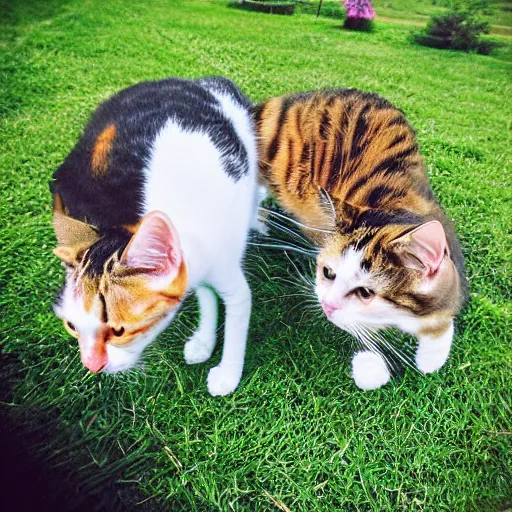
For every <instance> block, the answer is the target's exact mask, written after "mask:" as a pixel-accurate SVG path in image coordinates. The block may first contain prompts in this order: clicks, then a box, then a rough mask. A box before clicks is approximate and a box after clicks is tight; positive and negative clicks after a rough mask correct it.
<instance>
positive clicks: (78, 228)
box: [53, 193, 100, 265]
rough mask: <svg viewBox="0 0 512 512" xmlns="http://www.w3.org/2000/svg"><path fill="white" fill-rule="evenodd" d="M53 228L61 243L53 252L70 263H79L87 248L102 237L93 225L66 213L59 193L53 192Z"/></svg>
mask: <svg viewBox="0 0 512 512" xmlns="http://www.w3.org/2000/svg"><path fill="white" fill-rule="evenodd" d="M53 228H54V230H55V236H56V238H57V242H58V244H59V247H57V248H56V249H54V251H53V252H54V254H55V255H56V256H57V257H58V258H60V259H61V260H62V261H63V262H64V263H67V264H68V265H75V264H77V263H79V262H80V259H81V256H83V253H84V251H85V249H87V248H88V247H90V246H91V245H92V244H94V243H95V242H97V241H98V240H99V239H100V235H99V234H98V232H97V231H96V229H95V228H94V227H93V226H91V225H90V224H87V223H86V222H82V221H80V220H77V219H73V217H70V216H69V215H67V214H66V212H65V210H64V206H63V204H62V199H61V197H60V195H59V194H58V193H54V194H53Z"/></svg>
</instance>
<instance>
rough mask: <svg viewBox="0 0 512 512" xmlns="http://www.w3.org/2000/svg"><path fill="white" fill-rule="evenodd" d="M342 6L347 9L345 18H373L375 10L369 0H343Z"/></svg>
mask: <svg viewBox="0 0 512 512" xmlns="http://www.w3.org/2000/svg"><path fill="white" fill-rule="evenodd" d="M342 5H343V7H345V8H346V9H347V18H359V19H363V20H373V18H375V11H374V10H373V7H372V3H371V2H370V0H344V1H343V2H342Z"/></svg>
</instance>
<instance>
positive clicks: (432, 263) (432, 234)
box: [407, 220, 446, 274]
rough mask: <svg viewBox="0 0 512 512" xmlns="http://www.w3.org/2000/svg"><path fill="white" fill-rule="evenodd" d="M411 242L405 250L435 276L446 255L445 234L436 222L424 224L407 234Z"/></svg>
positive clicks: (441, 226)
mask: <svg viewBox="0 0 512 512" xmlns="http://www.w3.org/2000/svg"><path fill="white" fill-rule="evenodd" d="M409 236H410V237H411V238H412V241H411V242H410V243H409V244H408V247H407V250H408V252H410V253H411V254H412V255H413V256H414V257H416V258H417V259H418V260H419V261H420V262H421V263H422V264H423V265H424V267H425V268H426V269H427V271H428V273H429V274H435V273H436V272H437V270H438V269H439V267H440V265H441V263H442V261H443V258H444V256H445V254H446V234H445V232H444V228H443V225H442V224H441V223H440V222H438V221H437V220H434V221H431V222H426V223H425V224H422V225H421V226H420V227H418V228H416V229H415V230H414V231H411V232H410V233H409Z"/></svg>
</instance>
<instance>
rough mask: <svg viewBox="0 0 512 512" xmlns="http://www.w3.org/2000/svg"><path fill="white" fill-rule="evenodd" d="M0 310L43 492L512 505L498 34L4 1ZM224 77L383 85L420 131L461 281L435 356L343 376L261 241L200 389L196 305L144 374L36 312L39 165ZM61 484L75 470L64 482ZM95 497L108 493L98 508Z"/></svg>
mask: <svg viewBox="0 0 512 512" xmlns="http://www.w3.org/2000/svg"><path fill="white" fill-rule="evenodd" d="M2 12H3V23H4V25H3V27H2V36H1V37H2V54H1V63H2V68H1V77H2V80H1V87H2V89H1V91H0V92H1V95H0V109H1V112H2V119H1V121H0V122H1V125H0V126H1V132H0V133H1V141H2V149H3V151H2V153H1V154H0V169H1V173H2V174H1V184H2V187H1V190H2V193H1V202H0V218H1V219H2V226H1V227H0V261H1V264H0V307H1V313H0V314H1V331H2V341H1V343H2V350H3V352H4V356H3V359H4V360H5V361H6V362H5V364H4V365H3V367H2V369H1V370H0V372H1V374H2V377H3V378H2V380H3V384H2V388H3V395H4V397H5V398H4V400H5V402H4V404H3V406H2V409H3V411H4V412H5V413H6V414H7V417H8V418H9V419H10V421H11V422H13V423H14V424H15V425H17V428H18V429H20V431H21V432H23V433H24V435H25V437H26V438H27V439H30V440H31V441H30V451H31V453H35V454H38V456H39V457H40V458H41V460H43V461H44V467H45V471H46V472H47V473H48V475H49V478H52V475H53V476H55V478H58V479H59V480H58V484H55V486H54V487H55V489H54V492H64V491H63V490H62V488H63V487H66V486H65V485H61V484H67V485H68V486H69V485H71V484H73V485H78V488H79V496H78V497H76V496H75V497H74V499H75V500H76V503H77V504H80V499H82V498H83V499H85V497H87V496H89V495H92V496H94V497H95V499H97V500H99V498H100V497H101V500H99V501H97V504H98V506H104V507H105V508H104V510H113V508H112V507H113V505H112V503H114V502H116V503H118V502H119V501H120V502H121V503H123V504H125V506H129V505H130V504H133V503H134V502H139V501H143V500H146V499H147V500H148V501H146V502H145V504H144V505H143V506H142V508H141V510H169V509H173V510H174V509H175V510H183V509H185V510H186V509H190V510H201V511H205V510H212V511H213V510H222V511H225V510H258V511H259V510H278V509H279V507H281V509H283V510H286V508H283V507H288V508H289V509H290V510H291V511H303V510H304V511H310V510H315V511H317V510H319V511H333V510H343V511H351V510H375V511H382V510H390V511H391V510H432V511H440V510H447V511H459V510H475V511H487V510H489V511H495V510H499V509H500V507H504V506H505V505H507V504H510V503H512V435H511V431H512V411H511V407H512V346H511V341H510V332H511V321H510V314H511V310H512V302H511V299H512V297H511V295H512V294H511V288H512V265H511V254H512V240H511V236H510V234H511V233H510V225H511V224H510V220H511V219H512V201H511V199H512V197H511V186H512V183H511V181H512V169H511V160H512V144H511V129H512V125H511V119H512V104H511V102H510V99H509V98H511V97H512V90H511V89H512V87H511V80H510V77H511V71H512V65H511V46H510V44H509V43H507V40H506V39H505V38H504V39H503V40H504V41H505V46H504V47H503V48H500V49H499V50H498V51H497V52H496V53H495V55H493V56H480V55H474V54H464V53H456V52H450V51H440V50H434V49H430V48H423V47H418V46H414V45H411V44H410V43H409V42H408V40H407V35H408V32H409V29H408V28H407V27H404V26H401V25H394V24H389V23H379V24H378V25H377V27H376V30H375V32H374V33H373V34H366V33H353V32H348V31H341V30H339V28H338V27H339V23H338V22H337V21H336V20H332V19H328V18H320V19H319V20H315V18H314V16H311V15H296V16H292V17H278V16H270V15H265V14H259V13H251V12H246V11H241V10H238V9H232V8H227V7H226V5H225V3H224V2H206V1H195V2H182V1H177V0H174V1H173V2H169V1H164V0H155V1H153V2H151V3H149V2H148V3H143V2H137V3H135V2H130V3H127V2H123V1H121V0H102V1H99V0H90V1H87V2H85V1H79V0H71V1H69V2H57V1H44V2H43V1H39V2H32V3H26V2H17V3H16V2H14V3H13V2H9V3H8V4H6V5H4V8H3V9H2ZM212 73H216V74H224V75H227V76H229V77H231V78H232V79H233V80H235V82H237V83H238V84H239V85H240V86H241V87H242V88H243V89H244V90H245V91H246V93H247V94H249V95H250V96H251V98H253V99H254V100H261V99H263V98H266V97H269V96H274V95H278V94H282V93H285V92H290V91H299V90H309V89H313V88H318V87H325V86H336V87H338V86H353V87H359V88H362V89H365V90H370V91H375V92H378V93H380V94H383V95H384V96H386V97H387V98H388V99H390V100H391V101H392V102H394V103H395V104H396V105H397V106H398V107H400V108H401V109H403V110H404V111H405V112H406V114H407V115H408V117H409V119H410V121H411V122H412V124H413V125H414V126H415V128H416V129H417V132H418V138H419V141H420V144H421V149H422V152H423V154H424V157H425V159H426V162H427V164H428V171H429V174H430V176H431V180H432V184H433V188H434V190H435V192H436V193H437V195H438V197H439V198H440V200H441V202H442V203H443V205H444V206H445V208H446V210H447V212H448V214H449V215H450V216H451V217H453V218H454V219H455V222H456V226H457V230H458V232H459V234H460V238H461V241H462V244H463V246H464V252H465V255H466V257H467V264H468V273H469V277H470V280H471V302H470V303H469V305H468V306H467V308H466V310H465V311H464V313H463V314H462V315H461V316H460V318H459V320H458V329H457V336H456V341H455V345H454V348H453V352H452V356H451V358H450V360H449V362H448V363H447V365H446V366H445V367H444V368H443V369H442V370H441V371H440V372H439V373H438V374H435V375H431V376H428V377H422V376H420V375H418V374H417V373H414V372H411V371H409V370H408V371H406V372H405V375H404V376H403V378H402V379H398V380H395V381H393V382H392V383H390V384H389V385H387V386H386V387H384V388H383V389H380V390H378V391H375V392H369V393H364V392H361V391H360V390H358V389H357V388H356V387H355V385H354V383H353V381H352V379H351V377H350V369H349V362H350V355H351V341H350V339H349V337H348V336H346V335H344V334H343V333H342V332H340V331H339V330H337V329H335V328H334V327H332V326H331V325H328V324H327V322H325V321H324V320H323V319H322V318H321V315H313V314H308V315H304V314H303V313H304V311H303V309H302V308H301V305H300V297H294V296H293V294H295V293H297V288H296V287H294V286H293V285H292V284H289V283H288V282H286V280H287V278H288V276H289V275H290V274H293V273H294V270H293V267H292V266H291V265H290V264H289V263H287V260H286V259H285V258H284V257H283V256H282V255H279V254H269V253H259V252H257V251H252V252H251V254H250V255H249V256H248V260H247V267H248V271H249V273H250V280H251V285H252V289H253V294H254V313H253V317H252V321H251V332H250V343H249V348H248V351H247V362H246V368H245V372H244V377H243V380H242V382H241V385H240V387H239V389H238V390H237V392H236V393H235V394H234V395H233V396H230V397H227V398H212V397H210V396H209V395H208V393H207V390H206V385H205V379H206V375H207V371H208V368H209V367H211V366H213V365H214V364H216V362H217V361H218V359H219V351H218V350H217V352H216V353H215V355H214V358H213V360H212V361H211V362H209V363H208V364H204V365H200V366H194V367H189V366H187V365H186V364H185V363H184V361H183V357H182V348H183V343H184V340H185V337H186V335H187V333H188V332H189V330H190V328H191V327H193V325H194V323H195V321H196V319H195V315H196V313H195V305H194V303H193V301H191V302H190V305H189V306H188V307H187V311H185V312H184V315H182V317H181V321H180V322H178V325H177V326H175V327H174V328H171V329H170V330H169V331H168V332H166V333H165V334H164V335H162V336H161V338H160V340H159V342H158V343H156V344H155V345H154V346H153V348H152V349H151V350H150V353H149V354H148V357H147V359H146V366H145V372H144V373H141V372H135V373H129V374H125V375H120V376H116V377H112V376H106V375H100V376H93V375H89V374H87V373H86V372H85V370H84V369H83V368H82V367H81V364H80V361H79V357H78V351H77V347H76V343H75V342H74V340H71V339H69V337H68V336H67V335H66V333H65V331H64V329H63V328H62V326H61V323H60V321H59V320H57V319H56V318H55V316H54V315H53V313H52V309H51V305H52V302H53V299H54V297H55V294H56V292H57V290H58V288H59V286H60V284H61V282H62V279H63V275H62V269H61V267H60V265H59V264H58V262H57V260H56V258H55V257H54V256H53V255H52V253H51V248H52V247H53V246H54V244H55V241H54V236H53V232H52V229H51V206H50V197H49V191H48V181H49V178H50V176H51V174H52V172H53V170H54V169H55V167H56V166H57V165H59V163H60V162H62V160H63V159H64V158H65V156H66V154H67V153H68V152H69V151H70V149H71V148H72V146H73V144H74V143H75V141H76V139H77V137H78V135H79V133H80V131H81V129H82V127H83V124H84V122H85V121H86V119H87V117H88V114H89V113H90V112H91V110H92V109H93V108H94V107H95V106H96V104H97V103H98V102H99V101H100V100H102V99H104V98H106V97H107V96H108V95H110V94H112V93H113V92H114V91H117V90H118V89H120V88H122V87H126V86H128V85H130V84H133V83H135V82H137V81H140V80H145V79H156V78H161V77H164V76H168V75H178V76H184V77H198V76H202V75H207V74H212ZM76 482H78V483H76ZM109 504H110V505H109Z"/></svg>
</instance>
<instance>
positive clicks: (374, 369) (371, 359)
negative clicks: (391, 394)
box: [352, 351, 391, 390]
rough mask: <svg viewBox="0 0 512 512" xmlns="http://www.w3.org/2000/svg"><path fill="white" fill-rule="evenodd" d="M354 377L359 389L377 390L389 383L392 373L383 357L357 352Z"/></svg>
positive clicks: (354, 362) (371, 353)
mask: <svg viewBox="0 0 512 512" xmlns="http://www.w3.org/2000/svg"><path fill="white" fill-rule="evenodd" d="M352 376H353V377H354V382H355V383H356V385H357V387H358V388H360V389H364V390H370V389H377V388H380V387H382V386H384V384H387V383H388V382H389V379H390V378H391V373H390V372H389V368H388V366H387V364H386V361H384V359H383V357H382V356H380V355H379V354H376V353H375V352H370V351H364V352H357V353H356V354H355V355H354V357H353V359H352Z"/></svg>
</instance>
